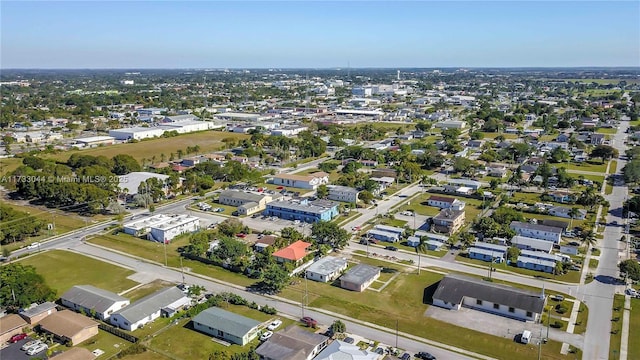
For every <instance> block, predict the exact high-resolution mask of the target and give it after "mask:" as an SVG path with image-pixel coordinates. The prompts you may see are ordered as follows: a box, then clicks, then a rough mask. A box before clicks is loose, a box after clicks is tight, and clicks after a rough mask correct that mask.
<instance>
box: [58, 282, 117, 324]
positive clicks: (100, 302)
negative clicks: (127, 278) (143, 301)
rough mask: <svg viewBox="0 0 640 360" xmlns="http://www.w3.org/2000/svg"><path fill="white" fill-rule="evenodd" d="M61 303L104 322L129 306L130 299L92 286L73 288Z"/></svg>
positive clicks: (62, 297) (61, 299) (65, 294)
mask: <svg viewBox="0 0 640 360" xmlns="http://www.w3.org/2000/svg"><path fill="white" fill-rule="evenodd" d="M60 301H61V302H62V305H64V306H66V307H68V308H70V309H73V310H75V311H83V312H84V313H85V314H87V315H91V316H95V317H97V318H98V319H100V320H103V321H105V320H107V319H109V316H111V314H112V313H113V312H114V311H118V310H120V309H122V308H123V307H125V306H127V305H129V299H127V298H124V297H122V296H120V295H118V294H115V293H112V292H111V291H107V290H102V289H99V288H97V287H94V286H91V285H76V286H74V287H72V288H71V289H69V290H68V291H67V292H65V293H64V294H63V295H62V296H61V297H60Z"/></svg>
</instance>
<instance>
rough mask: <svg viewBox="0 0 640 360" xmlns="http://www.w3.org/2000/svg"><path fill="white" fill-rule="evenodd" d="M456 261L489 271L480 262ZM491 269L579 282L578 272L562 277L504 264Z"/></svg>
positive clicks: (494, 265) (487, 266)
mask: <svg viewBox="0 0 640 360" xmlns="http://www.w3.org/2000/svg"><path fill="white" fill-rule="evenodd" d="M456 261H460V262H465V263H470V264H476V265H482V266H485V267H486V268H487V271H488V269H489V263H488V262H486V261H482V260H476V259H469V258H468V257H465V256H461V255H458V256H456ZM493 268H494V269H498V270H503V271H509V272H513V273H516V274H522V275H529V276H535V277H538V278H543V279H549V280H558V281H565V282H571V283H578V282H579V281H580V272H579V271H569V272H568V273H566V274H563V275H553V274H549V273H545V272H542V271H535V270H529V269H521V268H517V267H515V266H511V265H507V263H506V262H504V263H502V264H493Z"/></svg>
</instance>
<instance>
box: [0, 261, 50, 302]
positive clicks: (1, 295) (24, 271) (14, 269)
mask: <svg viewBox="0 0 640 360" xmlns="http://www.w3.org/2000/svg"><path fill="white" fill-rule="evenodd" d="M55 297H56V293H55V291H54V290H53V289H51V288H50V287H49V286H48V285H47V284H46V282H45V280H44V278H43V277H42V276H41V275H40V274H38V273H37V272H36V269H35V268H34V267H33V266H30V265H22V264H19V263H12V264H9V265H5V266H2V267H0V304H2V305H3V306H7V307H9V308H10V309H12V310H14V311H15V310H18V309H20V308H24V307H27V306H29V305H30V304H32V303H43V302H45V301H51V300H54V299H55Z"/></svg>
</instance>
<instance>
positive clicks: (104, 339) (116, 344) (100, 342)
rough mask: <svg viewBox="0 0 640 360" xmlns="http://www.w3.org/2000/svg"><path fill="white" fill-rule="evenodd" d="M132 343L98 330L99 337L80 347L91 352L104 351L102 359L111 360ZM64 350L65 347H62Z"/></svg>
mask: <svg viewBox="0 0 640 360" xmlns="http://www.w3.org/2000/svg"><path fill="white" fill-rule="evenodd" d="M131 345H132V343H130V342H128V341H127V340H125V339H121V338H119V337H117V336H115V335H112V334H110V333H108V332H106V331H102V330H98V335H96V336H94V337H92V338H91V339H89V340H87V341H85V342H83V343H82V344H80V345H79V347H81V348H85V349H87V350H89V351H93V350H96V349H100V350H102V351H104V354H103V355H101V359H109V358H110V357H112V356H113V355H115V354H117V353H118V352H120V351H121V350H123V349H125V348H127V347H129V346H131ZM60 348H64V347H60Z"/></svg>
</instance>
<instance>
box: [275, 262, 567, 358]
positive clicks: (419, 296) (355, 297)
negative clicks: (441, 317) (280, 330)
mask: <svg viewBox="0 0 640 360" xmlns="http://www.w3.org/2000/svg"><path fill="white" fill-rule="evenodd" d="M356 258H357V259H358V260H360V261H363V262H367V263H371V264H373V265H382V266H385V267H389V268H395V269H399V270H402V269H404V267H402V266H400V265H394V264H390V263H387V262H383V261H380V260H375V259H366V258H363V257H359V256H358V257H356ZM442 277H443V275H442V274H437V273H433V272H430V271H422V272H421V273H420V275H417V273H415V272H410V273H401V274H400V275H399V276H398V277H396V279H394V280H393V281H392V282H391V283H390V284H389V285H388V286H387V287H386V288H385V290H383V291H382V292H380V293H378V292H374V291H367V292H365V293H357V292H351V291H347V290H343V289H341V288H339V287H338V286H335V285H332V284H321V283H317V282H311V281H310V282H308V284H307V286H308V294H309V301H310V306H313V307H319V308H323V309H327V310H330V311H334V312H337V313H341V314H344V315H347V316H350V317H353V318H357V319H359V320H362V321H368V322H371V323H374V324H378V325H380V326H384V327H387V328H390V329H393V328H395V325H396V320H397V321H398V329H399V331H402V332H406V333H410V334H413V335H416V336H421V337H424V338H427V339H431V340H435V341H441V342H444V343H447V344H450V345H453V346H457V347H460V348H464V349H469V350H471V351H475V352H479V353H482V354H485V355H488V356H492V357H495V358H498V359H504V358H509V359H523V360H524V359H532V358H535V356H536V355H537V347H535V346H522V345H519V344H516V343H515V342H513V341H512V340H511V339H503V338H499V337H495V336H491V335H487V334H484V333H480V332H477V331H473V330H469V329H466V328H462V327H458V326H455V325H451V324H448V323H445V322H441V321H438V320H435V319H433V318H429V317H425V316H423V315H422V314H423V313H424V312H425V311H426V310H427V308H428V307H429V305H427V304H426V301H430V299H429V297H430V294H432V291H434V289H433V285H434V284H436V283H437V282H438V281H439V280H440V279H441V278H442ZM281 295H282V296H284V297H286V298H289V299H292V300H294V301H300V300H301V299H302V296H303V295H304V283H303V282H301V283H300V284H297V285H294V286H289V287H287V288H286V289H285V290H284V291H283V292H282V294H281ZM559 353H560V344H559V343H556V342H549V343H548V345H546V346H545V347H543V357H544V358H545V359H564V358H567V359H569V358H571V357H564V356H561V355H559Z"/></svg>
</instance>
